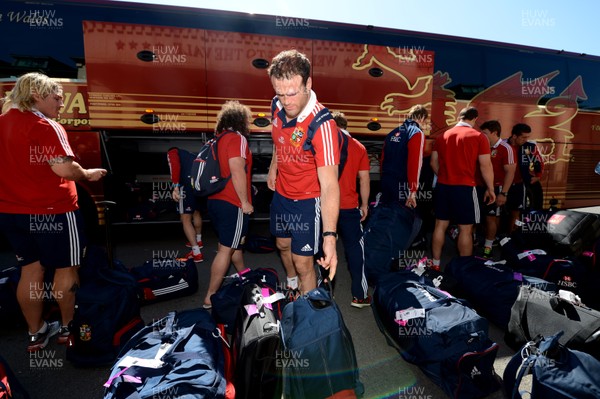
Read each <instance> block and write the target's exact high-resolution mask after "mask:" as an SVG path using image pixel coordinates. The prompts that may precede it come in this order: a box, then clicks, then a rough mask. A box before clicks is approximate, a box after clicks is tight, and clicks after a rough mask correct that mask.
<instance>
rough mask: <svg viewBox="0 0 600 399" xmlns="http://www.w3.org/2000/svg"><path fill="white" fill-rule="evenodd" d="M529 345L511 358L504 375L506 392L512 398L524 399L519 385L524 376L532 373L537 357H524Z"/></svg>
mask: <svg viewBox="0 0 600 399" xmlns="http://www.w3.org/2000/svg"><path fill="white" fill-rule="evenodd" d="M527 345H529V344H527ZM527 345H526V346H525V347H523V349H521V351H519V352H517V353H516V354H515V355H514V356H513V357H512V359H510V361H509V362H508V364H507V365H506V368H505V369H504V374H503V376H502V381H503V384H504V393H505V394H506V395H507V396H508V397H509V398H512V399H522V397H521V393H520V392H519V386H520V385H521V381H522V380H523V377H525V376H526V375H528V374H530V373H531V369H532V368H533V365H534V364H535V361H536V359H537V355H529V356H527V357H525V358H523V351H524V350H525V349H526V347H527ZM517 370H518V373H517Z"/></svg>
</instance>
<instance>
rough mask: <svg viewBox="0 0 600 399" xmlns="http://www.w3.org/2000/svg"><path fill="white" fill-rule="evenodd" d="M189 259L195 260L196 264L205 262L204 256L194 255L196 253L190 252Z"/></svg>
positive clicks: (200, 254)
mask: <svg viewBox="0 0 600 399" xmlns="http://www.w3.org/2000/svg"><path fill="white" fill-rule="evenodd" d="M185 257H186V258H187V259H194V262H195V263H200V262H203V261H204V255H202V252H200V253H199V254H198V255H194V251H190V252H189V253H188V254H187V255H186V256H185Z"/></svg>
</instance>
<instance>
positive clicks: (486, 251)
mask: <svg viewBox="0 0 600 399" xmlns="http://www.w3.org/2000/svg"><path fill="white" fill-rule="evenodd" d="M483 257H484V258H491V257H492V247H485V248H483Z"/></svg>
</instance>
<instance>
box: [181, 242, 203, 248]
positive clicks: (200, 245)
mask: <svg viewBox="0 0 600 399" xmlns="http://www.w3.org/2000/svg"><path fill="white" fill-rule="evenodd" d="M185 246H186V247H188V248H191V247H192V244H190V243H189V242H186V243H185ZM198 246H199V247H200V249H202V248H204V243H203V242H202V241H198Z"/></svg>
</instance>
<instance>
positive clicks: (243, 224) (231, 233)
mask: <svg viewBox="0 0 600 399" xmlns="http://www.w3.org/2000/svg"><path fill="white" fill-rule="evenodd" d="M207 206H208V215H209V217H210V220H211V223H212V225H213V226H214V228H215V231H216V232H217V236H218V237H219V244H221V245H224V246H226V247H228V248H233V249H241V248H242V245H243V244H245V242H246V236H247V235H248V223H249V221H250V216H249V215H245V214H244V213H243V212H242V208H238V207H237V206H235V205H233V204H231V203H229V202H227V201H223V200H218V199H209V200H208V201H207Z"/></svg>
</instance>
